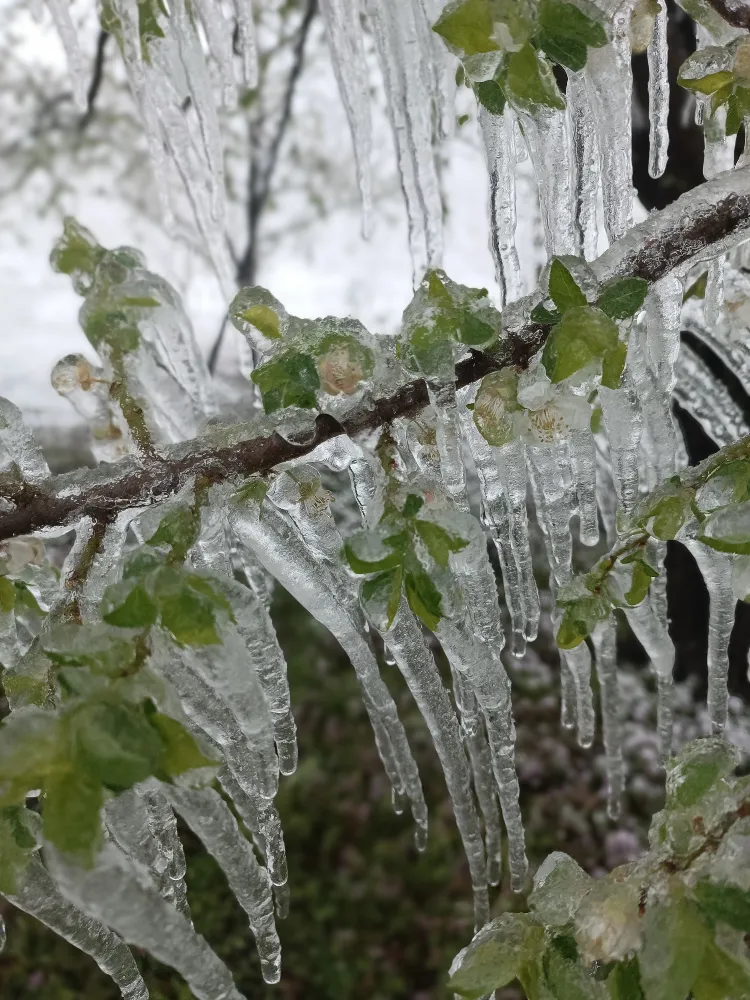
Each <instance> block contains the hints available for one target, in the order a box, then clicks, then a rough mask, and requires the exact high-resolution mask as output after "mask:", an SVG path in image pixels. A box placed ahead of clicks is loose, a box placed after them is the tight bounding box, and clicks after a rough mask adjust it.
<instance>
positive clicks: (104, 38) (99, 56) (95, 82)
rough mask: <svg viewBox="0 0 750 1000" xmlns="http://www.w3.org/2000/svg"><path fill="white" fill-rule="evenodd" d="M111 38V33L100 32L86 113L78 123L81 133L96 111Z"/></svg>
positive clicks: (87, 96)
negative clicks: (108, 43)
mask: <svg viewBox="0 0 750 1000" xmlns="http://www.w3.org/2000/svg"><path fill="white" fill-rule="evenodd" d="M109 38H110V34H109V32H108V31H103V30H102V31H100V32H99V37H98V38H97V40H96V55H95V56H94V70H93V73H92V74H91V83H90V84H89V89H88V93H87V95H86V111H85V112H84V113H83V115H82V116H81V120H80V121H79V123H78V131H79V132H84V131H85V130H86V128H87V127H88V124H89V122H90V121H91V119H92V118H93V117H94V113H95V111H96V99H97V97H98V96H99V90H100V89H101V85H102V81H103V79H104V61H105V57H106V54H107V42H108V41H109Z"/></svg>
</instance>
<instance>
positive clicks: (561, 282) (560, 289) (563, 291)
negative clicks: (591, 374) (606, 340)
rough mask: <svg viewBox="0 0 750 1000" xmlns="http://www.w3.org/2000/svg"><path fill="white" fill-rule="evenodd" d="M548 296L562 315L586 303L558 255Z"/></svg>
mask: <svg viewBox="0 0 750 1000" xmlns="http://www.w3.org/2000/svg"><path fill="white" fill-rule="evenodd" d="M565 6H567V4H566V5H565ZM549 296H550V298H551V299H552V301H553V302H554V303H555V305H556V306H557V308H558V310H559V312H560V313H561V314H563V315H564V314H565V313H566V312H567V311H568V310H569V309H574V308H575V307H576V306H585V305H586V304H587V303H586V296H585V295H584V293H583V291H582V290H581V289H580V288H579V287H578V285H577V284H576V280H575V278H574V277H573V275H572V274H571V273H570V271H569V270H568V269H567V267H566V266H565V264H563V262H562V261H561V260H560V259H559V258H558V257H555V259H554V260H553V261H552V264H551V265H550V271H549Z"/></svg>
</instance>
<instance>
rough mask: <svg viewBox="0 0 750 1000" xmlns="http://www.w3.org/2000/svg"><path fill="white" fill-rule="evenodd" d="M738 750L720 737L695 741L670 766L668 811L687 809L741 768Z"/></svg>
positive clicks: (668, 771) (668, 775) (668, 769)
mask: <svg viewBox="0 0 750 1000" xmlns="http://www.w3.org/2000/svg"><path fill="white" fill-rule="evenodd" d="M737 761H738V755H737V751H736V749H735V748H734V747H732V746H730V745H729V744H728V743H725V742H724V741H723V740H721V739H718V738H716V737H708V738H705V739H699V740H693V741H692V742H691V743H688V744H687V745H686V746H685V747H683V748H682V750H681V751H680V753H679V755H678V757H677V758H676V759H675V760H674V761H670V762H669V763H668V765H667V806H666V807H667V809H675V808H679V809H687V808H690V807H692V806H694V805H696V804H697V803H698V802H699V801H700V800H701V799H702V798H703V796H704V795H706V794H707V793H708V792H710V791H711V789H712V788H713V787H714V785H715V784H716V782H717V781H719V779H720V778H724V777H726V776H727V775H729V774H731V773H732V771H733V770H734V769H735V767H736V766H737Z"/></svg>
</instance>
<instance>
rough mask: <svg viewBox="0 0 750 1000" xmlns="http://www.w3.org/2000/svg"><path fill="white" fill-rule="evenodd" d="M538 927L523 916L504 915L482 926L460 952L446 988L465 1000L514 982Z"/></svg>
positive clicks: (474, 999) (538, 932) (475, 998)
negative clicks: (466, 946) (462, 951)
mask: <svg viewBox="0 0 750 1000" xmlns="http://www.w3.org/2000/svg"><path fill="white" fill-rule="evenodd" d="M535 932H537V934H538V935H540V934H541V928H540V927H539V926H537V925H535V924H534V922H533V920H532V918H531V917H530V916H529V914H527V913H505V914H503V915H502V916H501V917H497V918H496V919H495V920H493V921H492V923H491V924H489V925H488V926H487V927H484V928H483V929H482V930H481V931H480V932H479V934H478V935H477V936H476V937H475V939H474V940H473V941H472V943H471V944H470V945H469V947H468V948H467V949H466V950H465V952H464V953H463V955H462V957H461V960H460V963H459V965H458V968H457V969H456V970H455V971H454V972H453V974H452V976H451V978H450V981H449V983H448V988H449V989H451V990H453V992H454V993H458V995H459V996H462V997H466V998H467V1000H479V997H482V996H485V994H487V993H492V991H493V990H496V989H499V988H500V987H502V986H506V985H507V984H508V983H510V982H511V981H512V980H513V979H515V978H516V977H517V975H518V973H519V971H520V968H521V963H522V961H523V959H524V950H525V948H527V947H528V944H529V939H530V937H534V936H536V935H535Z"/></svg>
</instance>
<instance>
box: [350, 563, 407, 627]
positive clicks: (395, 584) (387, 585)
mask: <svg viewBox="0 0 750 1000" xmlns="http://www.w3.org/2000/svg"><path fill="white" fill-rule="evenodd" d="M402 582H403V567H402V566H401V565H399V566H395V567H394V568H393V569H390V570H386V571H385V572H384V573H378V575H377V576H374V577H372V578H371V579H369V580H364V581H363V583H362V586H361V587H360V591H359V593H360V599H361V601H362V606H363V607H364V609H365V611H366V612H367V614H368V615H369V617H370V618H372V620H373V621H374V622H377V623H378V627H380V623H382V625H383V628H384V629H385V630H387V629H389V628H390V627H391V625H392V624H393V620H394V618H395V617H396V614H397V613H398V607H399V604H400V603H401V586H402Z"/></svg>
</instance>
